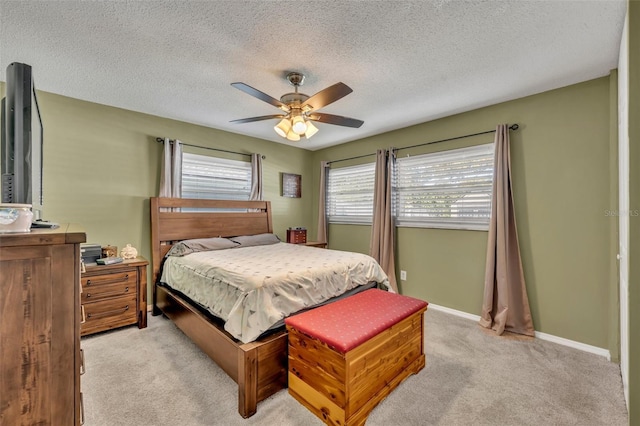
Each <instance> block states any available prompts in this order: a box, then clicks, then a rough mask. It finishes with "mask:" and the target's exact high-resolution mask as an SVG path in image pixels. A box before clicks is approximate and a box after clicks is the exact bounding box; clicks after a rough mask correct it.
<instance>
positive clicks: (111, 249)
mask: <svg viewBox="0 0 640 426" xmlns="http://www.w3.org/2000/svg"><path fill="white" fill-rule="evenodd" d="M117 255H118V247H116V246H111V245H106V246H104V247H102V257H116V256H117Z"/></svg>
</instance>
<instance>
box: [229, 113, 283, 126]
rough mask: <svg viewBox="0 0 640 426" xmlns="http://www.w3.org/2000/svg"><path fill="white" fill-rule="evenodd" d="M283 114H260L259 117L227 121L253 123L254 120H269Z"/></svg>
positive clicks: (281, 116)
mask: <svg viewBox="0 0 640 426" xmlns="http://www.w3.org/2000/svg"><path fill="white" fill-rule="evenodd" d="M285 117H286V115H284V114H274V115H261V116H260V117H250V118H240V119H238V120H231V121H230V122H229V123H238V124H242V123H253V122H254V121H262V120H270V119H272V118H285Z"/></svg>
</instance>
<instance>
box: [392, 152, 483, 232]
mask: <svg viewBox="0 0 640 426" xmlns="http://www.w3.org/2000/svg"><path fill="white" fill-rule="evenodd" d="M493 156H494V153H493V143H490V144H486V145H479V146H473V147H469V148H461V149H454V150H449V151H443V152H437V153H432V154H425V155H418V156H414V157H405V158H398V160H397V163H396V165H397V175H396V178H397V192H396V218H397V225H398V226H417V227H428V228H450V229H476V230H487V229H489V218H490V216H491V193H492V189H493Z"/></svg>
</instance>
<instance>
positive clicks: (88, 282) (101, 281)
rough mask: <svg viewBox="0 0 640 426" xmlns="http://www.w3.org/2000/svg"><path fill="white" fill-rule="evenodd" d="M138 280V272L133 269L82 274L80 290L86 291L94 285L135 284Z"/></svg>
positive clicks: (93, 287) (124, 285) (94, 286)
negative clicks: (98, 273)
mask: <svg viewBox="0 0 640 426" xmlns="http://www.w3.org/2000/svg"><path fill="white" fill-rule="evenodd" d="M137 281H138V274H137V272H136V270H135V269H130V270H125V271H119V272H113V273H109V274H100V275H88V276H85V275H83V276H82V292H83V293H84V292H87V291H90V290H92V289H95V288H96V287H101V286H107V285H118V284H120V285H122V286H123V287H122V288H124V287H126V286H127V285H133V286H135V285H136V282H137ZM93 291H94V292H95V290H93Z"/></svg>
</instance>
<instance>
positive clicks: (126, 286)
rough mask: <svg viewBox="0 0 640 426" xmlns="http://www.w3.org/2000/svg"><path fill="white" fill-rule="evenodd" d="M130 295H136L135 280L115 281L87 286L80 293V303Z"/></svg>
mask: <svg viewBox="0 0 640 426" xmlns="http://www.w3.org/2000/svg"><path fill="white" fill-rule="evenodd" d="M129 281H130V282H129ZM131 294H133V295H134V296H135V295H136V280H135V279H134V280H131V279H129V280H128V281H120V280H117V281H116V282H111V283H108V282H107V283H100V285H97V284H96V285H90V286H88V287H87V288H85V289H84V290H83V291H82V297H81V301H82V303H83V304H84V303H90V302H98V301H101V300H105V299H110V298H112V297H120V296H127V295H131Z"/></svg>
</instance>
